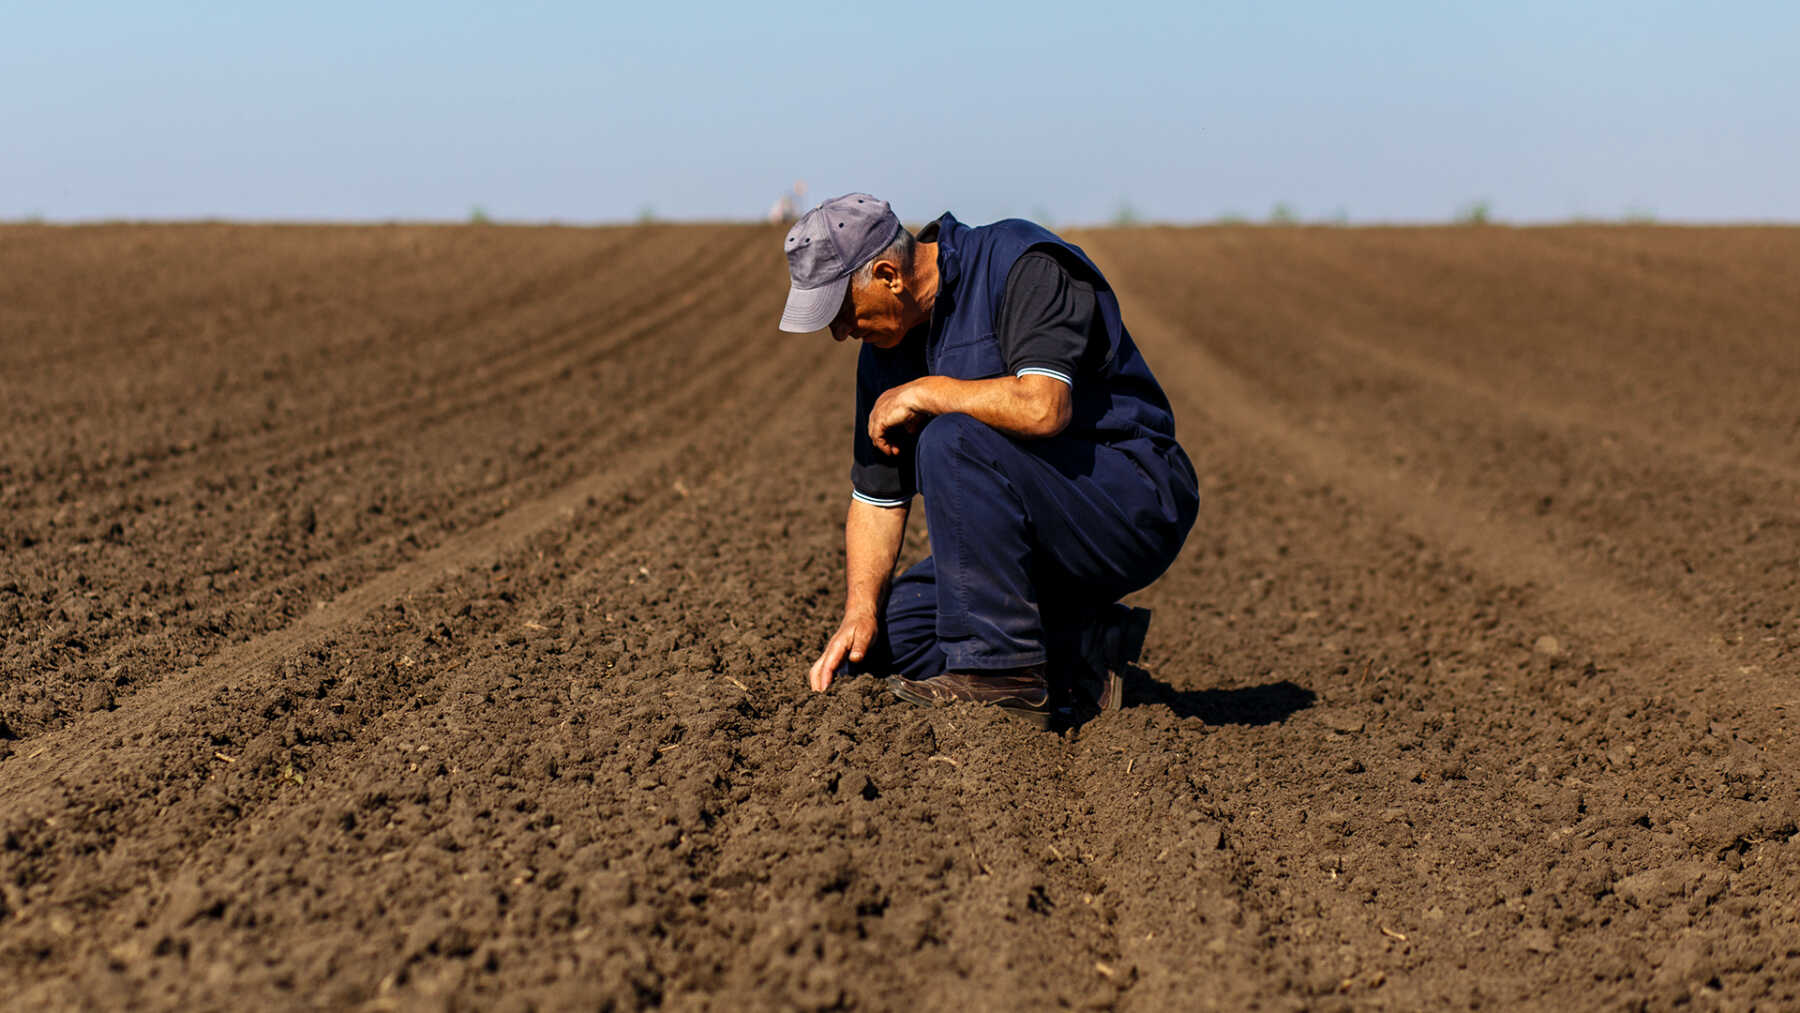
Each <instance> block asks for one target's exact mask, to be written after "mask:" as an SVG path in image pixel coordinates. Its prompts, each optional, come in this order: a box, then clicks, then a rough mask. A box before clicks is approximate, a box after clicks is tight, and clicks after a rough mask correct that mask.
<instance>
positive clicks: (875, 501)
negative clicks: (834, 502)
mask: <svg viewBox="0 0 1800 1013" xmlns="http://www.w3.org/2000/svg"><path fill="white" fill-rule="evenodd" d="M850 498H851V499H853V500H856V501H858V502H860V503H867V504H869V505H870V506H878V507H890V508H891V507H903V506H905V505H906V504H908V503H911V502H912V497H911V496H903V497H901V498H900V499H879V498H877V497H874V496H869V495H866V494H865V493H863V492H862V490H860V489H851V490H850Z"/></svg>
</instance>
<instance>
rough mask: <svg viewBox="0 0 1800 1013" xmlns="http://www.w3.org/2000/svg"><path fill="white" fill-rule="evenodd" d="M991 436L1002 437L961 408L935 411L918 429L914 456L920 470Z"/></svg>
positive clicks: (965, 450) (949, 457)
mask: <svg viewBox="0 0 1800 1013" xmlns="http://www.w3.org/2000/svg"><path fill="white" fill-rule="evenodd" d="M995 438H1001V439H1004V437H1001V436H1000V434H999V433H998V432H997V431H995V430H994V429H992V428H990V427H989V426H988V425H987V424H986V423H984V422H978V421H976V420H975V419H974V418H973V417H972V416H968V415H964V414H962V413H961V412H953V413H951V414H949V415H939V416H937V417H936V418H934V419H932V420H931V421H929V422H927V423H925V428H924V429H922V430H920V431H919V442H918V445H917V447H916V448H915V449H914V454H915V458H914V460H915V461H916V463H917V465H918V467H919V468H920V469H921V470H927V469H931V468H935V467H940V466H942V465H944V464H945V463H947V462H949V461H950V460H952V459H954V458H956V457H958V456H961V455H966V454H967V453H968V452H969V450H970V448H971V447H974V446H979V445H980V444H981V443H984V442H986V441H988V440H992V439H995Z"/></svg>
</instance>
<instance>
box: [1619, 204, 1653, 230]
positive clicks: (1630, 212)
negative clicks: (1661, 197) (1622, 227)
mask: <svg viewBox="0 0 1800 1013" xmlns="http://www.w3.org/2000/svg"><path fill="white" fill-rule="evenodd" d="M1624 222H1625V224H1627V225H1655V224H1656V212H1654V211H1652V210H1650V209H1649V208H1647V207H1644V206H1643V205H1641V204H1633V205H1631V206H1630V207H1628V208H1626V209H1625V218H1624Z"/></svg>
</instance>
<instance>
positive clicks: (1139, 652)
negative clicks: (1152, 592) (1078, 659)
mask: <svg viewBox="0 0 1800 1013" xmlns="http://www.w3.org/2000/svg"><path fill="white" fill-rule="evenodd" d="M1149 635H1150V610H1149V609H1146V608H1136V607H1128V608H1127V609H1126V611H1125V617H1124V618H1123V619H1121V620H1120V622H1119V625H1118V628H1117V630H1116V631H1115V636H1114V637H1109V638H1108V639H1109V640H1111V641H1112V642H1110V643H1108V644H1107V645H1106V646H1107V653H1106V674H1105V675H1104V676H1103V677H1102V679H1101V683H1100V692H1099V694H1098V697H1097V699H1096V700H1095V701H1094V702H1095V703H1096V704H1097V705H1099V707H1100V709H1101V710H1103V711H1116V710H1119V709H1120V708H1122V707H1124V706H1125V666H1126V665H1129V664H1131V663H1132V662H1134V661H1136V660H1138V658H1140V657H1142V656H1143V653H1144V640H1145V639H1146V638H1147V637H1148V636H1149ZM1115 638H1116V639H1115Z"/></svg>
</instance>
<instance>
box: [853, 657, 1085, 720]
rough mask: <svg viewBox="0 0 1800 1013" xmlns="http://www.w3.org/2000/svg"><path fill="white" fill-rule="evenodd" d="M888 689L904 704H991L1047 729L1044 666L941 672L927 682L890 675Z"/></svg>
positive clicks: (1048, 692)
mask: <svg viewBox="0 0 1800 1013" xmlns="http://www.w3.org/2000/svg"><path fill="white" fill-rule="evenodd" d="M887 684H888V688H890V689H892V690H893V691H894V695H895V696H897V697H899V698H900V699H902V700H905V701H906V702H907V703H914V704H918V705H919V706H921V707H940V706H943V705H945V704H949V703H954V702H955V701H958V700H963V701H967V702H969V703H991V704H993V705H995V706H997V707H1000V708H1001V709H1003V710H1005V711H1006V712H1007V713H1008V714H1009V715H1011V716H1013V717H1016V718H1020V719H1022V720H1024V721H1027V722H1030V723H1031V724H1033V725H1036V726H1037V727H1039V728H1048V727H1049V726H1050V683H1049V681H1048V680H1046V679H1045V678H1044V666H1042V665H1030V666H1027V667H1025V668H1005V669H997V670H995V671H991V672H945V673H944V674H943V675H937V676H933V677H931V678H929V679H907V678H904V677H902V676H898V675H890V676H888V680H887Z"/></svg>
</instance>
